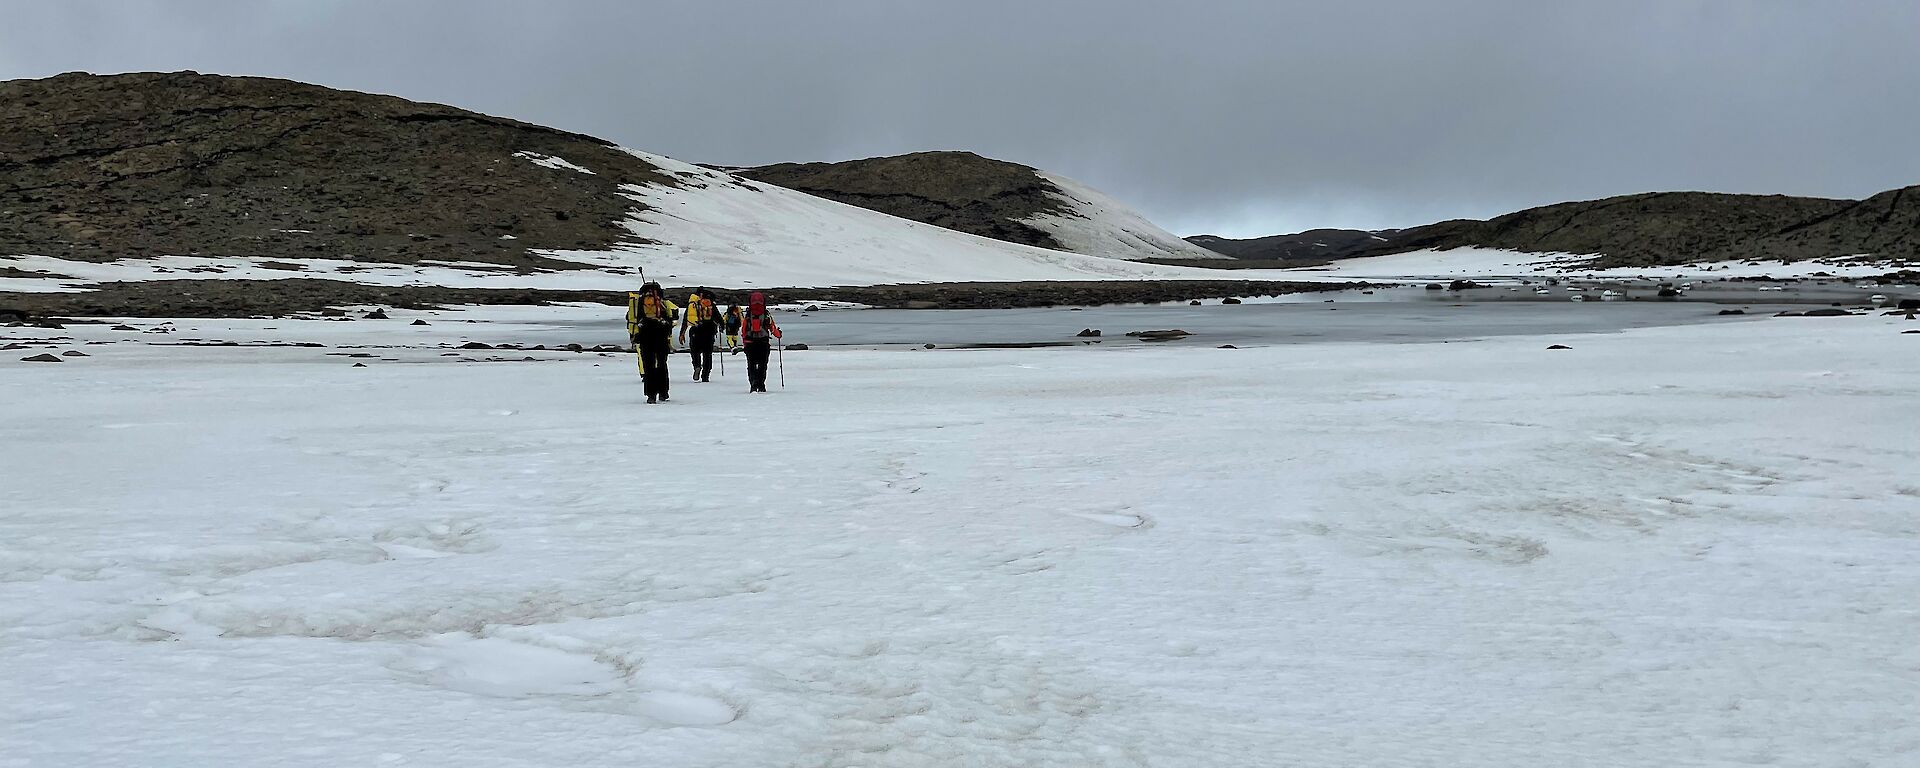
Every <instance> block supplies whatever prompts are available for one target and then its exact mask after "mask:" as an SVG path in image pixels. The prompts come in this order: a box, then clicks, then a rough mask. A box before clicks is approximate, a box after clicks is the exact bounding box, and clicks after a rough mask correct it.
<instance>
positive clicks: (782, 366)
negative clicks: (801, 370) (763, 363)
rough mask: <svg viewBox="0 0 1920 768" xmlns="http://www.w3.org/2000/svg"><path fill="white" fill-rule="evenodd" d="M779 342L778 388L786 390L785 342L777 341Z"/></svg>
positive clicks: (784, 340)
mask: <svg viewBox="0 0 1920 768" xmlns="http://www.w3.org/2000/svg"><path fill="white" fill-rule="evenodd" d="M779 342H780V388H781V389H786V388H787V340H786V339H779Z"/></svg>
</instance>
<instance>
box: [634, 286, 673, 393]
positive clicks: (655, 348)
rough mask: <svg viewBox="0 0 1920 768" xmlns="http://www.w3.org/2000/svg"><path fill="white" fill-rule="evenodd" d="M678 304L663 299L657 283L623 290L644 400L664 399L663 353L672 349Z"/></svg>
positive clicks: (668, 352)
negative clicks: (635, 291)
mask: <svg viewBox="0 0 1920 768" xmlns="http://www.w3.org/2000/svg"><path fill="white" fill-rule="evenodd" d="M679 312H680V308H679V307H676V306H674V305H673V302H671V301H667V297H666V295H665V294H664V293H662V291H661V290H660V284H659V283H654V282H649V283H647V284H646V285H643V286H640V292H639V293H629V294H627V337H628V338H631V339H632V340H633V349H634V351H635V352H638V353H639V357H640V381H641V384H642V386H644V387H645V389H646V392H647V403H648V404H649V405H651V404H653V403H655V402H666V400H667V381H668V380H669V379H671V378H672V377H671V376H668V375H667V356H668V354H670V353H671V352H672V351H673V319H674V316H675V315H677V314H679Z"/></svg>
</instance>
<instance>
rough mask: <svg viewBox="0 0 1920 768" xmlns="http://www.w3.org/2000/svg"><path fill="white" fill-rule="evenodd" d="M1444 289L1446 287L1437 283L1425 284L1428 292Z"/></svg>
mask: <svg viewBox="0 0 1920 768" xmlns="http://www.w3.org/2000/svg"><path fill="white" fill-rule="evenodd" d="M1444 287H1446V286H1443V285H1441V284H1439V283H1427V290H1429V291H1437V290H1440V289H1441V288H1444Z"/></svg>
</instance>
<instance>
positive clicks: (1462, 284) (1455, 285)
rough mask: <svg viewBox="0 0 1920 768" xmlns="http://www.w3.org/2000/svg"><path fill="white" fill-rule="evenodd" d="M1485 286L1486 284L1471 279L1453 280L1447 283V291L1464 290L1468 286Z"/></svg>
mask: <svg viewBox="0 0 1920 768" xmlns="http://www.w3.org/2000/svg"><path fill="white" fill-rule="evenodd" d="M1485 287H1486V286H1484V285H1481V284H1479V283H1476V282H1474V281H1472V280H1455V281H1453V282H1451V283H1447V290H1449V291H1464V290H1467V289H1469V288H1485Z"/></svg>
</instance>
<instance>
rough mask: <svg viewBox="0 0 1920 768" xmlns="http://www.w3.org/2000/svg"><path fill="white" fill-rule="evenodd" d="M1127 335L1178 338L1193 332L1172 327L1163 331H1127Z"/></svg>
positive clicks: (1149, 337)
mask: <svg viewBox="0 0 1920 768" xmlns="http://www.w3.org/2000/svg"><path fill="white" fill-rule="evenodd" d="M1127 335H1128V336H1133V337H1136V338H1141V339H1178V338H1181V337H1183V336H1192V335H1193V334H1191V333H1187V332H1186V331H1182V330H1180V329H1177V328H1173V329H1168V330H1163V331H1128V332H1127Z"/></svg>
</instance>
